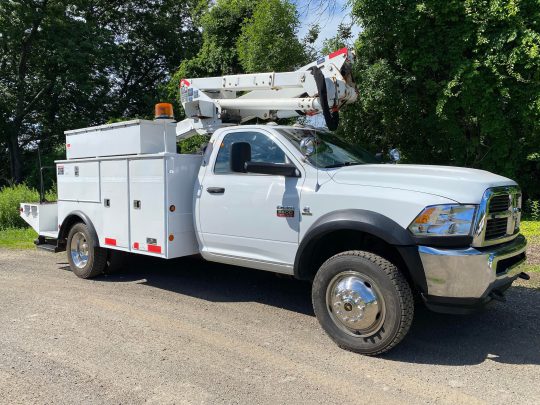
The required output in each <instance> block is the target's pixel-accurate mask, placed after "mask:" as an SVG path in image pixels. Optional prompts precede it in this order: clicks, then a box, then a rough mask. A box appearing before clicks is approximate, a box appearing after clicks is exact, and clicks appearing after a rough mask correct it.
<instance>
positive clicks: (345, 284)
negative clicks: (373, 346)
mask: <svg viewBox="0 0 540 405" xmlns="http://www.w3.org/2000/svg"><path fill="white" fill-rule="evenodd" d="M326 305H327V308H328V312H329V314H330V316H331V317H332V319H333V321H334V322H335V324H336V325H337V326H338V327H339V328H340V329H342V330H343V331H345V332H346V333H348V334H350V335H354V336H370V335H372V334H374V333H376V332H377V331H378V330H379V328H380V326H381V325H382V323H383V322H384V315H385V304H384V300H383V298H382V294H381V293H380V291H379V288H378V287H377V285H376V284H375V283H374V282H373V280H371V279H370V278H369V277H367V276H364V275H363V274H359V273H358V272H355V271H347V272H343V273H340V274H338V275H337V276H335V277H334V278H333V279H332V281H330V284H329V285H328V289H327V294H326Z"/></svg>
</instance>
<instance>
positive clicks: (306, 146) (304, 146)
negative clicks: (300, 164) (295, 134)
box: [300, 136, 317, 157]
mask: <svg viewBox="0 0 540 405" xmlns="http://www.w3.org/2000/svg"><path fill="white" fill-rule="evenodd" d="M316 150H317V139H316V138H315V137H314V136H306V137H305V138H302V140H301V141H300V151H301V152H302V154H303V155H304V156H306V157H309V156H311V155H313V154H314V153H315V151H316Z"/></svg>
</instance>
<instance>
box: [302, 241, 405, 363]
mask: <svg viewBox="0 0 540 405" xmlns="http://www.w3.org/2000/svg"><path fill="white" fill-rule="evenodd" d="M312 300H313V309H314V311H315V315H316V316H317V319H318V320H319V322H320V324H321V326H322V327H323V329H324V330H325V331H326V333H327V334H328V335H329V336H330V337H331V338H332V339H333V340H334V341H335V342H336V343H337V344H338V345H339V346H340V347H342V348H344V349H347V350H351V351H354V352H357V353H362V354H366V355H377V354H381V353H384V352H386V351H388V350H390V349H391V348H392V347H394V346H395V345H397V344H398V343H399V342H400V341H401V340H402V339H403V338H404V337H405V335H406V334H407V332H408V331H409V328H410V326H411V323H412V319H413V314H414V301H413V296H412V293H411V289H410V287H409V284H408V283H407V280H406V279H405V277H404V276H403V274H402V273H401V272H400V271H399V270H398V268H397V267H396V266H394V265H393V264H392V263H390V262H389V261H388V260H386V259H384V258H382V257H380V256H378V255H376V254H373V253H370V252H364V251H356V250H355V251H348V252H343V253H340V254H337V255H335V256H333V257H331V258H330V259H328V260H327V261H326V262H325V263H324V264H323V265H322V266H321V268H320V269H319V271H318V272H317V274H316V276H315V280H314V281H313V289H312Z"/></svg>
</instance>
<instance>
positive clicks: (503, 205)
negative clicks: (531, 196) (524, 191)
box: [473, 186, 521, 246]
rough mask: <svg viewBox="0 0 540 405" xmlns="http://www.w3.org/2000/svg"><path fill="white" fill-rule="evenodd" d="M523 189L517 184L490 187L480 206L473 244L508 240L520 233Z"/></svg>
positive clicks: (488, 243)
mask: <svg viewBox="0 0 540 405" xmlns="http://www.w3.org/2000/svg"><path fill="white" fill-rule="evenodd" d="M520 220H521V191H520V189H519V187H517V186H507V187H495V188H489V189H487V190H486V192H485V193H484V196H483V197H482V202H481V203H480V206H479V208H478V213H477V216H476V225H475V231H474V235H473V246H489V245H496V244H498V243H504V242H508V241H510V240H512V239H514V238H515V237H516V236H517V235H518V234H519V223H520Z"/></svg>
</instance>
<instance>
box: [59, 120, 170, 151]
mask: <svg viewBox="0 0 540 405" xmlns="http://www.w3.org/2000/svg"><path fill="white" fill-rule="evenodd" d="M175 151H176V124H175V123H174V122H171V121H170V120H156V121H147V120H134V121H126V122H119V123H115V124H110V125H101V126H98V127H90V128H83V129H78V130H74V131H67V132H66V156H67V159H68V160H70V159H81V158H92V157H104V156H120V155H137V154H152V153H160V152H172V153H174V152H175Z"/></svg>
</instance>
